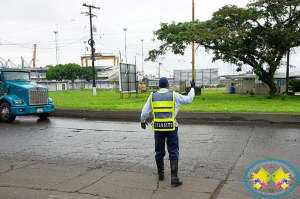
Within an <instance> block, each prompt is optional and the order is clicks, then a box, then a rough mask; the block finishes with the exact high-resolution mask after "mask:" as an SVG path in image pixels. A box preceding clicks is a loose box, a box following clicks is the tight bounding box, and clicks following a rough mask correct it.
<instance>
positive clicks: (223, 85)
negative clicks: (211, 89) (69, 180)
mask: <svg viewBox="0 0 300 199" xmlns="http://www.w3.org/2000/svg"><path fill="white" fill-rule="evenodd" d="M217 87H218V88H221V87H226V84H223V83H220V84H218V85H217Z"/></svg>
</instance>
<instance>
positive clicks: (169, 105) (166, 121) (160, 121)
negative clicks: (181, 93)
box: [150, 91, 176, 131]
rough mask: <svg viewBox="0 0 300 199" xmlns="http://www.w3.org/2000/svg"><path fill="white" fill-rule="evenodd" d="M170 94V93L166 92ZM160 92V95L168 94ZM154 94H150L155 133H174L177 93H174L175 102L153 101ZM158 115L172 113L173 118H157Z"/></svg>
mask: <svg viewBox="0 0 300 199" xmlns="http://www.w3.org/2000/svg"><path fill="white" fill-rule="evenodd" d="M166 92H168V91H166ZM166 92H158V93H166ZM152 95H153V92H152V93H151V94H150V99H151V106H152V113H153V121H152V128H153V130H154V131H174V130H175V125H176V124H175V123H176V122H175V118H174V110H175V92H174V91H173V100H172V101H153V99H152ZM156 113H172V114H171V115H172V117H171V118H156Z"/></svg>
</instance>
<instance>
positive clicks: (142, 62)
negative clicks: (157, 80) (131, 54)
mask: <svg viewBox="0 0 300 199" xmlns="http://www.w3.org/2000/svg"><path fill="white" fill-rule="evenodd" d="M141 41H142V73H143V75H144V39H141Z"/></svg>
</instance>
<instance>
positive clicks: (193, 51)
mask: <svg viewBox="0 0 300 199" xmlns="http://www.w3.org/2000/svg"><path fill="white" fill-rule="evenodd" d="M192 9H193V17H192V18H193V21H195V0H193V8H192ZM192 80H195V42H194V41H193V44H192Z"/></svg>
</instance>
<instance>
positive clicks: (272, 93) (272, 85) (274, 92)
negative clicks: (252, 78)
mask: <svg viewBox="0 0 300 199" xmlns="http://www.w3.org/2000/svg"><path fill="white" fill-rule="evenodd" d="M266 84H267V85H268V86H269V87H270V96H272V97H275V96H277V94H278V92H277V88H276V85H275V83H274V80H273V78H272V79H271V80H270V81H268V82H266Z"/></svg>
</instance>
